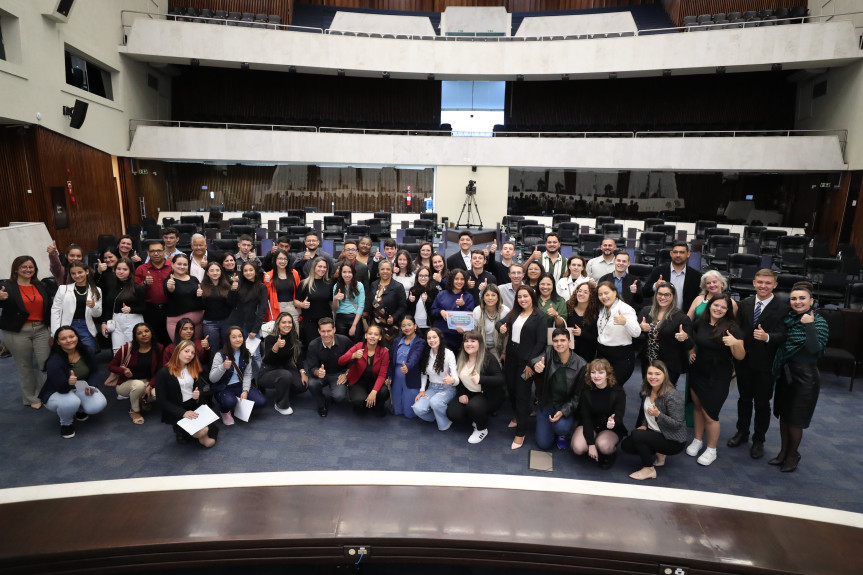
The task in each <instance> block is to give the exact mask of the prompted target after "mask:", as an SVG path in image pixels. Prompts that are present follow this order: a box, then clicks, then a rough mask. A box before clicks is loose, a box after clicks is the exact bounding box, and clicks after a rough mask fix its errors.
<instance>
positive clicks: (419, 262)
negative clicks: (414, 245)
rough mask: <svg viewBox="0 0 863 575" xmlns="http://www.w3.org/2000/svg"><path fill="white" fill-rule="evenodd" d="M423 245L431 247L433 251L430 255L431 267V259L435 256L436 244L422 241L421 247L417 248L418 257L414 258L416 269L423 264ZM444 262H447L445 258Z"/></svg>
mask: <svg viewBox="0 0 863 575" xmlns="http://www.w3.org/2000/svg"><path fill="white" fill-rule="evenodd" d="M423 246H428V247H430V248H431V251H432V253H431V255H430V256H429V267H431V259H432V257H433V256H434V246H433V245H432V244H431V242H422V243H421V244H420V249H418V250H417V257H416V258H415V259H414V269H417V268H419V267H420V266H421V265H423V262H422V256H421V255H420V252H421V251H422V249H423ZM444 264H446V260H444Z"/></svg>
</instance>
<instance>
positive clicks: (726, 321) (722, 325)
mask: <svg viewBox="0 0 863 575" xmlns="http://www.w3.org/2000/svg"><path fill="white" fill-rule="evenodd" d="M719 300H722V301H724V302H725V305H726V306H728V309H727V310H725V315H724V316H722V319H720V320H719V321H718V322H716V326H715V327H714V328H713V333H711V334H710V337H711V338H712V339H715V340H721V339H722V336H724V335H725V331H726V330H730V329H731V328H733V327H737V322H736V321H734V307H732V306H733V305H734V304H732V302H731V296H729V295H728V294H725V293H721V294H719V295H715V296H713V297H712V298H710V299H709V300H708V301H707V309H706V310H705V311H706V312H707V313H702V314H701V316H700V317H699V318H698V321H700V322H702V323H704V324H705V325H707V326H710V306H712V305H713V302H715V301H719Z"/></svg>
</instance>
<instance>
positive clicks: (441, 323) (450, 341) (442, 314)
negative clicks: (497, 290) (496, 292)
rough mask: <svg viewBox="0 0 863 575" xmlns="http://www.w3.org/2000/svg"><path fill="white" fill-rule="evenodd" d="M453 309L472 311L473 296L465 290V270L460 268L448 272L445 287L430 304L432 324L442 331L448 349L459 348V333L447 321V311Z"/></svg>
mask: <svg viewBox="0 0 863 575" xmlns="http://www.w3.org/2000/svg"><path fill="white" fill-rule="evenodd" d="M454 311H467V312H473V296H472V295H470V293H468V292H467V272H466V271H464V270H463V269H460V268H459V269H454V270H452V271H451V272H450V273H449V276H448V277H447V283H446V289H445V290H444V291H442V292H440V293H439V294H438V296H437V297H436V298H435V300H434V304H432V318H433V319H434V324H433V325H434V327H436V328H438V329H439V330H440V331H441V332H442V333H443V335H444V338H445V339H446V344H447V347H448V348H449V349H459V348H461V334H460V333H459V332H458V331H456V330H454V329H451V328H450V327H449V325H448V321H447V317H448V315H449V313H450V312H454Z"/></svg>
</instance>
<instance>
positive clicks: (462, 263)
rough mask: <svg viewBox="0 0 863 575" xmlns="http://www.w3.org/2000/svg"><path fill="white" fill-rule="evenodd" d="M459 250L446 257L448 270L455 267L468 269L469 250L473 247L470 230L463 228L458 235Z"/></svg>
mask: <svg viewBox="0 0 863 575" xmlns="http://www.w3.org/2000/svg"><path fill="white" fill-rule="evenodd" d="M458 247H459V251H457V252H456V253H454V254H453V255H451V256H450V257H448V258H447V259H446V269H448V270H449V271H452V270H455V269H462V270H465V271H467V270H469V269H470V250H471V248H472V247H473V234H472V233H471V232H470V230H463V231H462V232H461V233H459V235H458Z"/></svg>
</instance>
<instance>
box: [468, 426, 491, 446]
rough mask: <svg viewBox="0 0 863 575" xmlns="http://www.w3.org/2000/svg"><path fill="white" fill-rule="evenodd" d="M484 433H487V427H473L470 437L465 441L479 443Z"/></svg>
mask: <svg viewBox="0 0 863 575" xmlns="http://www.w3.org/2000/svg"><path fill="white" fill-rule="evenodd" d="M486 435H488V429H474V430H473V433H471V434H470V437H468V438H467V442H468V443H473V444H476V443H479V442H481V441H482V440H483V439H485V436H486Z"/></svg>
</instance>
